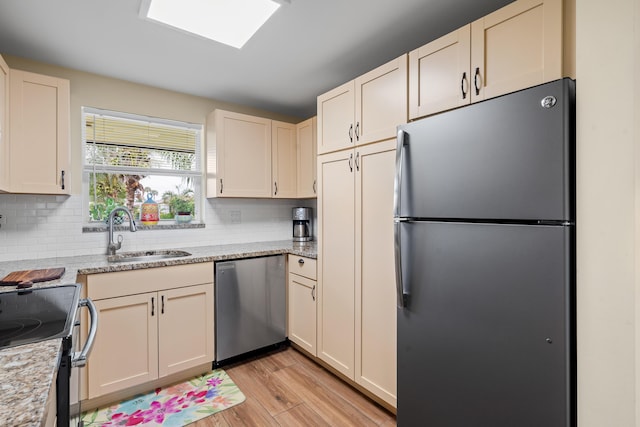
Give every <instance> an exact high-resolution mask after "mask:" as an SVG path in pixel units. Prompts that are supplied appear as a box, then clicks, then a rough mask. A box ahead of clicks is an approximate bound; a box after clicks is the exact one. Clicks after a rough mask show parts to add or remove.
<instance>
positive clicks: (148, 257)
mask: <svg viewBox="0 0 640 427" xmlns="http://www.w3.org/2000/svg"><path fill="white" fill-rule="evenodd" d="M189 255H191V254H190V253H189V252H185V251H172V250H155V251H138V252H123V253H120V254H116V255H109V256H108V257H107V260H108V261H109V262H147V261H158V260H162V259H169V258H180V257H184V256H189Z"/></svg>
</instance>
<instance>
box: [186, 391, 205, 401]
mask: <svg viewBox="0 0 640 427" xmlns="http://www.w3.org/2000/svg"><path fill="white" fill-rule="evenodd" d="M206 396H207V390H202V391H195V390H191V391H190V392H189V393H187V395H186V396H185V401H186V402H187V403H203V402H204V401H205V400H206Z"/></svg>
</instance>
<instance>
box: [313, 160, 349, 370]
mask: <svg viewBox="0 0 640 427" xmlns="http://www.w3.org/2000/svg"><path fill="white" fill-rule="evenodd" d="M354 156H355V153H354V150H347V151H338V152H335V153H330V154H325V155H322V156H319V157H318V184H319V188H318V190H319V192H318V357H319V358H320V359H322V360H323V361H325V362H326V363H328V364H329V365H331V366H332V367H333V368H334V369H336V370H337V371H339V372H340V373H342V374H344V375H345V376H346V377H348V378H350V379H352V380H353V379H354V378H355V373H354V370H355V262H356V260H355V227H356V223H355V185H354V184H355V180H354V179H355V178H354V167H355V165H354Z"/></svg>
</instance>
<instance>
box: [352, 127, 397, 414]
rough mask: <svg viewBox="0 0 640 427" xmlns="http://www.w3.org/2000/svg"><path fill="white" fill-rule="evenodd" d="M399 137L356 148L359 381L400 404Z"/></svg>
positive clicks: (390, 401) (356, 327)
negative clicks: (395, 204) (396, 239)
mask: <svg viewBox="0 0 640 427" xmlns="http://www.w3.org/2000/svg"><path fill="white" fill-rule="evenodd" d="M395 144H396V141H395V140H389V141H385V142H381V143H377V144H373V145H368V146H366V147H361V148H359V149H357V152H356V159H357V162H356V169H357V172H356V195H355V197H356V227H355V229H356V238H355V242H356V243H355V244H356V247H355V250H356V261H355V266H356V269H355V283H356V300H355V304H356V305H355V307H356V308H355V312H356V318H355V342H356V358H355V360H356V364H355V366H356V370H355V381H356V382H357V383H358V384H360V385H362V386H364V387H365V388H366V389H367V390H369V391H371V392H372V393H374V394H375V395H376V396H378V397H380V398H382V399H384V400H385V401H386V402H387V403H389V404H391V405H393V406H394V407H395V406H396V287H395V264H394V251H393V245H394V242H393V212H392V211H393V184H394V174H395V153H396V150H395Z"/></svg>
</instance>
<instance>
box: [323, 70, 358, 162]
mask: <svg viewBox="0 0 640 427" xmlns="http://www.w3.org/2000/svg"><path fill="white" fill-rule="evenodd" d="M354 88H355V86H354V82H353V81H350V82H348V83H345V84H343V85H341V86H338V87H337V88H335V89H333V90H330V91H329V92H327V93H325V94H323V95H320V96H319V97H318V154H324V153H329V152H332V151H336V150H342V149H344V148H350V147H353V144H354V138H355V129H354V124H353V122H354V114H355V112H354V99H355V98H354V96H355V93H354V92H355V89H354Z"/></svg>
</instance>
